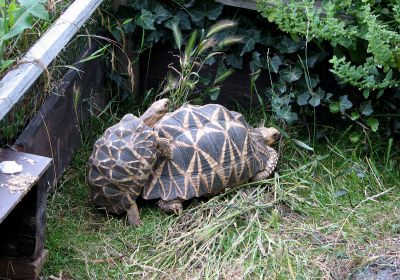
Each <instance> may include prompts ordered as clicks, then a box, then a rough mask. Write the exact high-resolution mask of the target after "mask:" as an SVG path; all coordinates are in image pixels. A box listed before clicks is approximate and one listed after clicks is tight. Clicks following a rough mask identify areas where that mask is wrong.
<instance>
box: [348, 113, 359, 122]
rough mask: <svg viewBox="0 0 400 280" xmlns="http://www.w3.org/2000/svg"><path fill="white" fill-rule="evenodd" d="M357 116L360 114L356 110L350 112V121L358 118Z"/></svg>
mask: <svg viewBox="0 0 400 280" xmlns="http://www.w3.org/2000/svg"><path fill="white" fill-rule="evenodd" d="M359 117H360V114H359V113H358V112H351V116H350V118H351V120H352V121H356V120H358V118H359Z"/></svg>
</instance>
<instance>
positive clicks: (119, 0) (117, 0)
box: [111, 0, 128, 11]
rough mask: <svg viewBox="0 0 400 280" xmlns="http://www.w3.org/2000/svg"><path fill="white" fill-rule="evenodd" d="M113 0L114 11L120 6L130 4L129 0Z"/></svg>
mask: <svg viewBox="0 0 400 280" xmlns="http://www.w3.org/2000/svg"><path fill="white" fill-rule="evenodd" d="M111 2H112V7H113V9H114V11H118V8H119V6H126V5H128V0H112V1H111Z"/></svg>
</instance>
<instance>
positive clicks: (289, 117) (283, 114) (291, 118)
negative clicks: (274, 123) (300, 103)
mask: <svg viewBox="0 0 400 280" xmlns="http://www.w3.org/2000/svg"><path fill="white" fill-rule="evenodd" d="M291 109H292V108H291V106H286V107H282V108H279V109H277V108H275V112H276V115H277V117H279V118H281V119H283V120H285V121H286V122H287V123H289V124H291V123H293V122H295V121H297V119H298V116H297V114H296V113H294V112H292V111H291Z"/></svg>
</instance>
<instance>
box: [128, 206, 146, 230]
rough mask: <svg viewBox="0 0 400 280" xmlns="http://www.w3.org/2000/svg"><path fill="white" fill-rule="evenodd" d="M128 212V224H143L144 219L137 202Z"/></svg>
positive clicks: (136, 225)
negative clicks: (140, 214)
mask: <svg viewBox="0 0 400 280" xmlns="http://www.w3.org/2000/svg"><path fill="white" fill-rule="evenodd" d="M126 214H127V217H128V224H130V225H131V226H135V227H138V226H141V225H142V224H143V222H142V220H141V219H140V216H139V209H138V207H137V205H136V203H135V204H133V205H132V206H131V208H130V209H129V210H128V211H126Z"/></svg>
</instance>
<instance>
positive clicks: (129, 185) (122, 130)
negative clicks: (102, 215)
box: [88, 114, 157, 214]
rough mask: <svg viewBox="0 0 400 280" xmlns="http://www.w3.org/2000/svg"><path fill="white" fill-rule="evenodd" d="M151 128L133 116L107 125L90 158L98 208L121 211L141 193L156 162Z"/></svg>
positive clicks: (90, 182)
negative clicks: (112, 124) (110, 125)
mask: <svg viewBox="0 0 400 280" xmlns="http://www.w3.org/2000/svg"><path fill="white" fill-rule="evenodd" d="M156 145H157V144H156V137H155V135H154V132H153V129H152V128H149V127H147V126H145V125H144V124H143V122H142V121H141V120H139V119H138V118H136V117H134V116H133V115H130V114H129V115H126V116H124V117H123V118H122V119H121V121H120V122H119V123H117V124H116V125H114V126H112V127H110V128H108V129H107V130H106V131H105V132H104V134H103V136H102V137H100V138H99V139H98V140H97V141H96V143H95V144H94V147H93V152H92V155H91V157H90V158H89V173H88V183H89V185H90V189H91V197H92V199H93V201H94V202H95V204H96V205H97V206H99V207H105V208H106V209H108V210H109V211H111V212H114V213H116V214H120V213H122V212H123V211H125V210H127V209H125V208H124V207H128V206H129V205H130V204H131V203H130V201H131V200H135V199H136V197H137V196H138V195H139V194H140V192H141V189H142V186H140V184H144V183H145V182H146V181H147V180H148V177H149V176H150V173H151V169H152V168H153V165H154V163H155V161H156V155H157V146H156Z"/></svg>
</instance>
